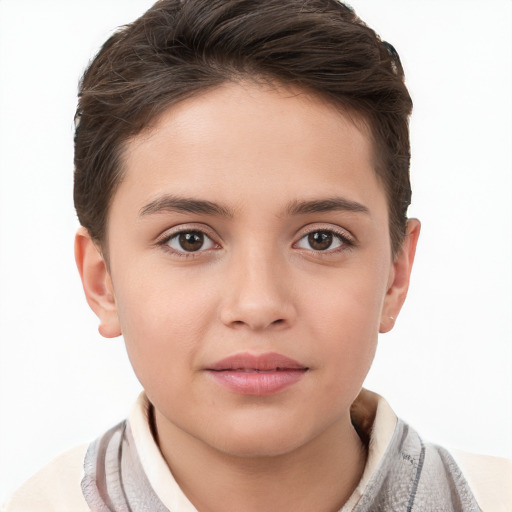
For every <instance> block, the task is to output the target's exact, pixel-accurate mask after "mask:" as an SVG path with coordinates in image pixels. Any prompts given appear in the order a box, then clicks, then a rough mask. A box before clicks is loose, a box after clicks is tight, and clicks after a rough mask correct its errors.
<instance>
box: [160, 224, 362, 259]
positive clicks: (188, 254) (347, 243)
mask: <svg viewBox="0 0 512 512" xmlns="http://www.w3.org/2000/svg"><path fill="white" fill-rule="evenodd" d="M186 233H189V234H191V233H199V234H202V235H203V236H204V237H205V239H208V240H209V241H210V242H211V243H212V244H214V246H216V247H215V249H218V248H219V247H220V245H219V244H218V243H217V242H216V241H215V240H214V237H213V236H211V234H209V233H208V232H207V230H205V229H204V228H201V227H190V228H185V229H180V230H179V231H175V232H172V233H168V234H166V235H164V236H163V237H162V238H161V239H159V240H157V242H156V245H158V246H160V247H162V248H163V249H165V250H167V251H169V252H171V253H172V254H173V255H175V256H178V257H180V258H197V257H199V256H200V255H201V254H203V253H204V252H206V251H209V250H211V248H208V249H198V250H197V251H185V250H182V251H180V250H176V249H174V248H172V247H171V246H170V245H169V243H170V242H171V241H172V240H173V239H175V238H177V237H179V236H180V235H182V234H186ZM313 233H330V234H331V235H332V236H333V238H336V239H337V240H338V241H339V242H340V243H341V245H340V246H339V247H336V248H335V249H325V250H314V249H303V248H302V250H304V251H308V252H311V253H313V254H315V256H316V255H318V256H320V257H324V256H328V255H332V254H335V253H339V252H342V251H346V250H349V249H352V248H353V247H354V246H355V245H356V241H355V240H354V239H353V238H352V237H351V236H349V235H347V233H346V232H344V231H341V230H337V229H334V228H332V227H328V228H327V227H316V228H314V229H309V230H307V231H305V232H304V233H303V234H302V235H301V236H300V238H299V239H298V240H297V242H295V243H294V244H293V246H292V247H295V246H296V245H297V244H298V243H299V242H300V241H301V240H303V239H305V238H306V237H308V236H310V235H312V234H313ZM298 249H299V250H300V249H301V248H300V247H299V248H298Z"/></svg>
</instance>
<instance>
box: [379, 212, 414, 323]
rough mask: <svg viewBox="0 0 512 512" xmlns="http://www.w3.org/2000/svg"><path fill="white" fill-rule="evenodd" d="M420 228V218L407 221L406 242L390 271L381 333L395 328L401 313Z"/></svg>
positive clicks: (381, 321) (381, 320)
mask: <svg viewBox="0 0 512 512" xmlns="http://www.w3.org/2000/svg"><path fill="white" fill-rule="evenodd" d="M420 228H421V224H420V221H419V220H418V219H409V220H408V221H407V230H406V234H405V238H404V242H403V244H402V247H401V249H400V251H399V252H398V254H397V255H396V256H395V260H394V262H393V266H392V269H391V272H390V277H389V282H388V291H387V293H386V297H385V298H384V305H383V308H382V314H381V319H380V328H379V332H381V333H385V332H388V331H390V330H391V329H392V328H393V326H394V325H395V320H396V318H397V316H398V313H400V310H401V309H402V305H403V303H404V302H405V297H406V296H407V290H408V289H409V280H410V277H411V270H412V264H413V262H414V255H415V253H416V245H417V243H418V237H419V235H420Z"/></svg>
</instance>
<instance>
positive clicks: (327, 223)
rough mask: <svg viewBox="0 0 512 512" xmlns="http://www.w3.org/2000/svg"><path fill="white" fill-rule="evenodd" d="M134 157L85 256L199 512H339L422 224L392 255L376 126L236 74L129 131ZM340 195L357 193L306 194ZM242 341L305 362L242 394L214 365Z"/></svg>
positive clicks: (107, 330) (113, 332)
mask: <svg viewBox="0 0 512 512" xmlns="http://www.w3.org/2000/svg"><path fill="white" fill-rule="evenodd" d="M124 169H125V175H124V179H123V181H122V183H121V185H120V187H119V188H118V190H117V192H116V194H115V197H114V198H113V202H112V205H111V209H110V212H109V221H108V231H107V232H108V253H109V265H107V264H106V263H105V261H104V258H103V257H102V254H101V251H99V250H98V249H97V247H96V245H95V244H94V242H93V241H92V240H91V239H90V237H89V236H88V234H87V231H86V230H85V229H83V228H82V229H81V230H80V231H79V232H78V234H77V238H76V258H77V263H78V268H79V271H80V274H81V276H82V280H83V285H84V290H85V293H86V296H87V300H88V302H89V304H90V306H91V307H92V309H93V310H94V311H95V312H96V314H97V315H98V317H99V319H100V332H101V333H102V334H103V335H104V336H106V337H113V336H117V335H119V334H121V333H122V334H123V336H124V339H125V342H126V347H127V351H128V354H129V357H130V360H131V362H132V365H133V368H134V370H135V372H136V374H137V376H138V378H139V380H140V381H141V383H142V385H143V387H144V389H145V391H146V393H147V395H148V397H149V399H150V401H151V403H152V404H153V405H154V407H155V419H156V428H157V432H158V441H159V446H160V449H161V451H162V454H163V456H164V458H165V459H166V461H167V463H168V464H169V466H170V467H171V469H172V471H173V474H174V476H175V478H176V480H177V481H178V483H179V484H180V486H181V487H182V489H183V490H184V492H185V493H186V494H187V496H188V497H189V499H190V500H191V501H192V503H193V504H194V505H195V506H196V508H197V509H198V510H200V511H202V512H203V511H216V510H223V511H230V510H233V511H235V510H236V511H240V510H244V511H253V510H254V511H256V510H258V511H262V510H294V511H311V510H318V511H335V510H338V509H339V507H341V506H342V504H343V503H344V502H345V501H346V499H348V497H349V496H350V494H351V493H352V491H353V489H354V488H355V486H356V485H357V483H358V481H359V478H360V476H361V473H362V471H363V469H364V463H365V447H364V446H363V445H362V443H361V441H360V439H359V437H358V436H357V434H356V432H355V430H354V428H353V426H352V424H351V420H350V406H351V404H352V402H353V401H354V399H355V398H356V396H357V394H358V393H359V391H360V389H361V386H362V383H363V381H364V378H365V376H366V374H367V372H368V370H369V368H370V365H371V363H372V360H373V357H374V353H375V349H376V344H377V337H378V333H379V331H380V332H386V331H388V330H390V329H391V328H392V326H393V323H394V319H396V317H397V315H398V313H399V311H400V308H401V306H402V304H403V301H404V300H405V296H406V293H407V288H408V284H409V276H410V271H411V267H412V262H413V258H414V251H415V247H416V241H417V238H418V234H419V222H418V221H416V220H411V221H409V224H408V229H407V233H408V234H407V236H406V238H405V241H404V245H403V248H402V250H400V251H399V253H398V254H397V255H396V256H395V257H394V258H393V257H392V254H391V246H390V236H389V228H388V210H387V203H386V197H385V194H384V190H383V187H382V185H381V183H380V182H379V180H378V178H377V177H376V174H375V172H374V170H373V153H372V146H371V143H370V139H369V137H368V134H367V133H366V130H365V128H364V127H363V126H362V123H359V124H356V123H354V121H353V120H351V119H349V118H348V117H347V116H345V115H343V114H342V113H340V111H339V110H337V109H335V108H333V107H332V105H330V104H328V103H326V102H324V101H322V100H321V99H319V98H317V97H314V96H311V95H308V94H306V93H304V92H301V91H298V90H290V89H287V88H284V87H278V86H276V87H272V88H271V87H269V86H268V85H267V86H262V85H257V84H254V83H238V84H234V83H231V84H225V85H223V86H222V87H219V88H217V89H214V90H210V91H208V92H205V93H203V94H201V95H199V96H196V97H194V98H191V99H188V100H186V101H184V102H182V103H179V104H178V105H176V106H174V107H172V108H170V109H169V110H168V111H167V112H165V113H164V115H162V116H161V118H160V119H159V120H158V121H157V123H156V124H155V125H154V126H153V127H152V128H151V129H150V130H147V131H145V132H143V133H141V134H139V135H137V136H136V137H134V138H133V139H132V140H130V141H129V142H128V144H127V146H126V152H125V154H124ZM170 196H172V199H174V200H175V199H176V198H188V199H194V200H197V201H208V202H210V203H215V205H217V211H214V212H212V211H203V212H190V211H183V210H182V209H179V208H177V205H176V202H174V203H173V204H170V202H169V201H168V199H169V197H170ZM333 198H337V200H338V203H339V198H342V200H343V201H344V202H343V203H342V204H338V206H337V207H336V208H330V209H329V208H326V209H325V211H314V210H315V208H309V211H308V210H307V209H306V208H302V209H301V208H299V207H298V205H301V204H304V203H305V202H311V201H317V202H318V201H325V200H331V199H333ZM166 201H167V203H166ZM355 204H357V205H359V206H358V208H354V205H355ZM347 205H348V206H350V208H348V209H347V208H346V207H347ZM178 206H179V205H178ZM181 206H183V205H181ZM310 206H311V204H310ZM313 206H314V205H313ZM316 206H317V208H316V209H317V210H318V204H316ZM323 206H324V207H325V203H323ZM331 206H332V204H331ZM203 209H204V208H203ZM198 231H200V232H203V233H205V234H206V237H205V238H204V244H203V245H201V243H200V242H199V247H200V249H199V250H197V251H189V252H188V253H187V251H185V250H184V249H183V246H182V245H180V239H179V236H178V235H177V233H178V232H188V233H189V234H190V232H198ZM311 233H317V234H318V233H323V234H324V236H332V243H331V245H330V246H328V248H327V249H323V250H319V249H318V247H319V246H318V245H315V244H314V243H313V244H312V243H311V240H312V239H311V237H309V234H311ZM329 240H330V239H329V238H328V242H329ZM313 242H314V240H313ZM327 245H328V244H327ZM187 247H189V246H187ZM194 247H197V244H196V246H194ZM240 352H245V353H247V352H248V353H251V354H263V353H267V352H277V353H280V354H283V355H285V356H287V357H290V358H292V359H294V360H296V361H299V362H300V363H301V364H303V365H304V366H306V367H307V368H308V370H307V372H306V373H305V375H304V376H303V377H302V378H301V379H300V380H299V381H298V382H297V383H296V384H294V385H292V386H290V387H288V388H286V389H284V390H282V391H280V392H278V393H274V394H271V395H269V396H248V395H241V394H239V393H235V392H233V391H231V390H229V389H227V388H225V387H224V386H222V385H220V384H218V383H217V382H216V381H214V380H213V379H212V378H211V375H210V374H209V372H208V371H207V370H206V369H207V368H208V367H210V366H211V365H212V364H214V363H215V362H216V361H219V360H220V359H223V358H225V357H227V356H231V355H233V354H237V353H240ZM226 493H229V496H230V499H229V500H227V501H229V503H226V500H225V499H224V497H225V496H226V495H227V494H226Z"/></svg>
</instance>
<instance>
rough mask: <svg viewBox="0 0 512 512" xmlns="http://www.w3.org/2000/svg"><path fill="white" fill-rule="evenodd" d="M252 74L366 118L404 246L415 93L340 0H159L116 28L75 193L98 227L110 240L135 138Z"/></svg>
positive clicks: (389, 50)
mask: <svg viewBox="0 0 512 512" xmlns="http://www.w3.org/2000/svg"><path fill="white" fill-rule="evenodd" d="M247 78H255V79H263V80H269V81H274V82H277V83H282V84H285V85H290V86H293V87H296V88H302V89H305V90H307V91H310V92H313V93H314V94H316V95H318V96H320V97H322V98H325V99H327V100H329V101H330V102H332V103H333V104H334V105H337V106H340V107H342V108H343V109H345V110H347V109H348V110H349V111H350V112H353V113H355V114H356V115H357V116H359V117H360V118H361V119H362V120H363V121H364V122H365V124H366V125H367V126H368V127H369V131H370V134H371V137H372V139H373V147H374V151H375V157H376V158H375V160H376V163H375V171H376V173H377V175H378V176H379V178H380V179H381V181H382V183H383V186H384V188H385V191H386V194H387V200H388V211H389V229H390V236H391V247H392V250H393V253H394V254H396V252H397V251H398V249H399V248H400V246H401V243H402V240H403V237H404V234H405V227H406V222H407V207H408V206H409V203H410V199H411V187H410V181H409V162H410V144H409V128H408V120H409V115H410V113H411V109H412V101H411V98H410V96H409V93H408V91H407V88H406V87H405V84H404V74H403V69H402V66H401V64H400V59H399V57H398V54H397V53H396V51H395V50H394V48H393V47H392V46H391V45H390V44H388V43H386V42H383V41H382V40H381V39H380V38H379V37H378V36H377V35H376V34H375V32H374V31H373V30H372V29H370V28H369V27H367V26H366V25H365V24H364V23H363V22H362V21H361V20H360V19H359V18H358V17H357V16H356V14H355V13H354V11H353V10H352V9H351V8H349V7H347V6H346V5H344V4H343V3H341V2H339V1H337V0H160V1H158V2H157V3H156V4H155V5H154V6H153V7H152V8H150V9H149V10H148V11H147V12H146V13H145V14H144V15H143V16H141V17H140V18H139V19H137V20H136V21H135V22H133V23H132V24H130V25H127V26H125V27H122V28H121V29H120V30H119V31H117V32H116V33H115V34H114V35H112V36H111V37H110V38H109V39H108V41H107V42H106V43H105V44H104V45H103V47H102V48H101V50H100V51H99V53H98V55H97V56H96V57H95V58H94V60H93V61H92V62H91V63H90V65H89V67H88V68H87V70H86V71H85V73H84V75H83V77H82V80H81V82H80V87H79V103H78V110H77V118H76V121H77V123H76V124H77V129H76V132H75V185H74V200H75V207H76V210H77V214H78V218H79V220H80V223H81V224H82V225H83V226H85V227H86V228H87V229H88V231H89V233H90V235H91V237H92V238H93V239H94V240H96V241H97V242H98V243H99V244H100V245H102V246H103V248H104V249H105V247H104V242H105V237H106V225H107V218H108V210H109V205H110V203H111V201H112V198H113V196H114V194H115V191H116V187H117V186H118V184H119V183H120V181H121V179H122V174H123V169H122V165H121V156H122V152H123V146H124V143H125V142H126V141H127V140H128V139H129V138H130V137H133V136H135V135H137V134H138V133H140V132H141V131H142V130H143V129H145V128H147V127H148V126H150V125H151V123H152V122H154V121H155V120H156V118H157V117H158V116H159V115H160V114H161V113H162V112H163V111H164V110H166V109H167V108H169V107H170V106H172V105H175V104H176V103H177V102H179V101H182V100H183V99H185V98H189V97H191V96H193V95H195V94H197V93H198V92H199V91H204V90H206V89H208V88H212V87H215V86H218V85H220V84H222V83H224V82H226V81H237V80H243V79H247Z"/></svg>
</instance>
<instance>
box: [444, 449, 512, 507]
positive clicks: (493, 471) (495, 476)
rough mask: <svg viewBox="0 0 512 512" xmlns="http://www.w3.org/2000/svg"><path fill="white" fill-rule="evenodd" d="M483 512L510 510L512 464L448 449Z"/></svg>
mask: <svg viewBox="0 0 512 512" xmlns="http://www.w3.org/2000/svg"><path fill="white" fill-rule="evenodd" d="M450 453H451V455H452V456H453V458H454V459H455V462H456V463H457V465H458V466H459V468H460V470H461V471H462V474H463V475H464V477H465V478H466V481H467V482H468V484H469V487H470V488H471V491H472V492H473V494H474V496H475V499H476V501H477V502H478V504H479V506H480V508H481V509H482V511H483V512H510V511H512V461H511V460H508V459H502V458H499V457H491V456H488V455H475V454H471V453H466V452H463V451H459V450H450Z"/></svg>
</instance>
